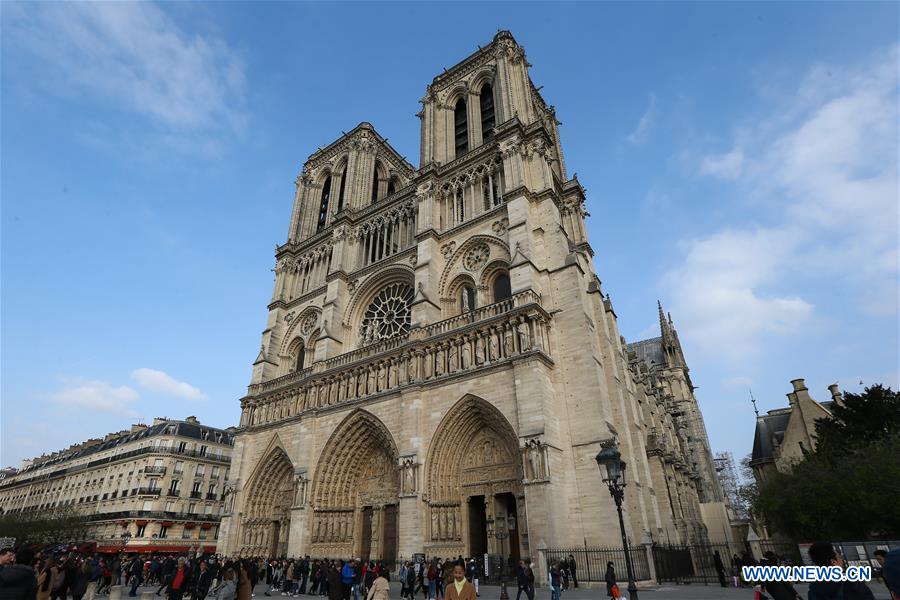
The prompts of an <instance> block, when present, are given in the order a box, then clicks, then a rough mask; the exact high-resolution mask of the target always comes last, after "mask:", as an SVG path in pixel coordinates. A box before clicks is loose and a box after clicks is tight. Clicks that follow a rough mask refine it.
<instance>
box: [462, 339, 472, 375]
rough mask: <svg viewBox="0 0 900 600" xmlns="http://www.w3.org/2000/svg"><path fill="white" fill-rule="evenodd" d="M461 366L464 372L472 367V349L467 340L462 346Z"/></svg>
mask: <svg viewBox="0 0 900 600" xmlns="http://www.w3.org/2000/svg"><path fill="white" fill-rule="evenodd" d="M460 366H461V367H462V368H463V370H465V369H469V368H471V367H472V348H471V346H470V345H469V340H468V339H466V341H464V342H463V345H462V352H460Z"/></svg>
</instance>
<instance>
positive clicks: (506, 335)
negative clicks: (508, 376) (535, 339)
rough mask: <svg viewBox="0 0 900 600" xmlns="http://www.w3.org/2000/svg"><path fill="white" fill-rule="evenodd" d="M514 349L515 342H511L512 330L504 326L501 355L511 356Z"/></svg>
mask: <svg viewBox="0 0 900 600" xmlns="http://www.w3.org/2000/svg"><path fill="white" fill-rule="evenodd" d="M515 351H516V349H515V342H513V334H512V331H510V330H509V328H508V327H505V328H504V331H503V355H504V356H512V355H513V354H514V353H515Z"/></svg>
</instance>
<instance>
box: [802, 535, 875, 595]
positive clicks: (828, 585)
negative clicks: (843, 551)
mask: <svg viewBox="0 0 900 600" xmlns="http://www.w3.org/2000/svg"><path fill="white" fill-rule="evenodd" d="M809 558H810V560H812V562H813V564H814V565H816V566H818V567H831V566H834V567H841V568H842V569H843V568H845V563H844V557H842V556H841V555H840V554H839V553H838V552H836V551H835V549H834V546H832V545H831V543H829V542H816V543H815V544H813V545H811V546H810V547H809ZM807 598H808V600H875V596H874V595H873V594H872V590H870V589H869V586H867V585H866V584H864V583H862V582H857V581H814V582H812V583H810V584H809V593H808V595H807Z"/></svg>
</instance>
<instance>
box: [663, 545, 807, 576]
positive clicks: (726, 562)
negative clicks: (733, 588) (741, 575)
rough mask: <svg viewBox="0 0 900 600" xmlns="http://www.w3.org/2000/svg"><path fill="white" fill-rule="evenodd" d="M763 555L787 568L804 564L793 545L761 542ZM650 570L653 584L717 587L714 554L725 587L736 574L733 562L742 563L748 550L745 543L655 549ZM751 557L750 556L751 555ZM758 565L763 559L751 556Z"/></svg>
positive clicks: (672, 546)
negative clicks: (653, 576)
mask: <svg viewBox="0 0 900 600" xmlns="http://www.w3.org/2000/svg"><path fill="white" fill-rule="evenodd" d="M760 549H761V550H762V553H763V554H765V553H766V552H769V551H772V552H774V553H775V555H776V556H777V557H778V559H779V560H785V561H787V562H788V563H789V564H796V565H799V564H803V563H802V560H801V557H800V550H799V548H798V547H797V546H796V545H793V544H780V543H776V542H771V541H765V542H760ZM652 551H653V566H654V568H655V569H656V580H657V581H658V582H659V583H662V582H675V583H702V584H705V585H710V584H718V583H719V577H720V573H719V569H718V568H717V567H716V553H717V552H718V554H719V559H720V561H721V571H722V572H721V577H722V578H723V579H724V580H725V582H726V583H728V582H730V581H731V578H732V577H733V576H735V575H736V574H737V573H738V569H736V567H735V564H734V558H735V557H737V558H738V559H742V558H743V556H744V553H745V552H750V551H751V548H750V547H749V546H748V545H746V544H744V543H730V544H729V543H725V542H723V543H709V544H690V545H683V546H678V545H663V544H659V545H654V546H653V549H652ZM751 554H752V553H751ZM753 558H754V559H755V560H757V561H759V560H760V559H761V558H762V556H753Z"/></svg>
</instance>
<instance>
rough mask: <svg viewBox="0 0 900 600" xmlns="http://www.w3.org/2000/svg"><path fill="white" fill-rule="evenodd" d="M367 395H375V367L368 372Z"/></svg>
mask: <svg viewBox="0 0 900 600" xmlns="http://www.w3.org/2000/svg"><path fill="white" fill-rule="evenodd" d="M366 393H367V394H374V393H375V369H374V368H373V367H369V368H368V369H367V370H366Z"/></svg>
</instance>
